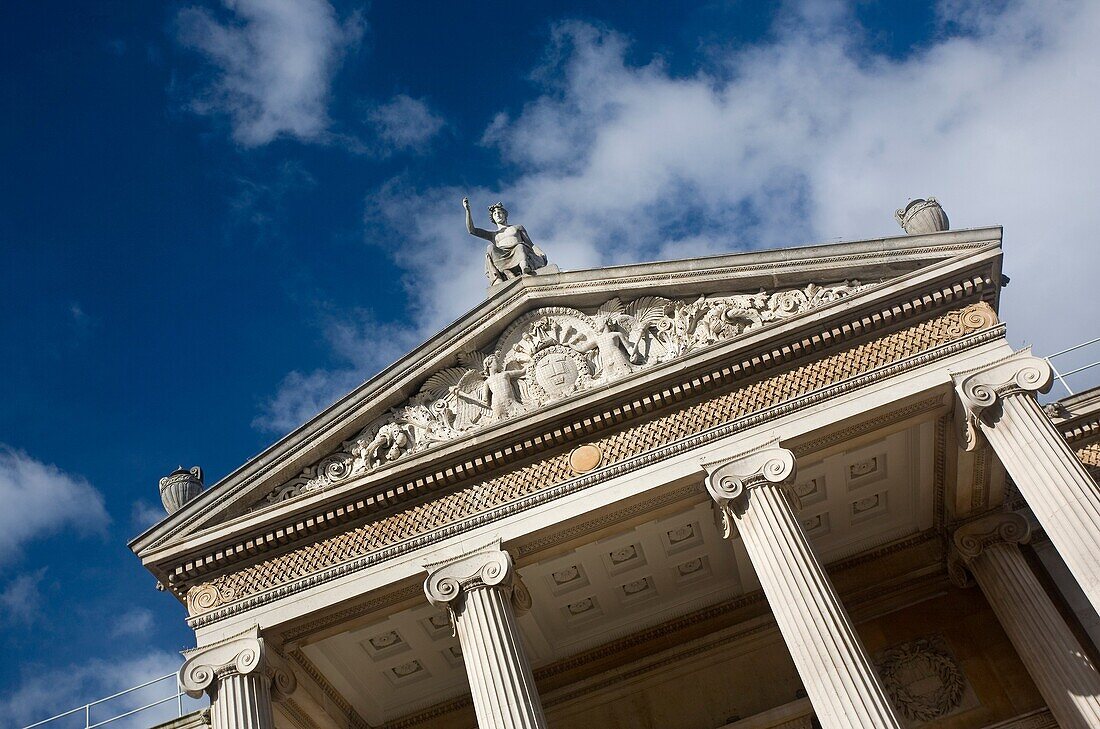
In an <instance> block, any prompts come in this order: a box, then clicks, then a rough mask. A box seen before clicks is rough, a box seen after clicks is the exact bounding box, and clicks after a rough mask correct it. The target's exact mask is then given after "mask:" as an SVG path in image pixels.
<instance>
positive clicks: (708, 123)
mask: <svg viewBox="0 0 1100 729" xmlns="http://www.w3.org/2000/svg"><path fill="white" fill-rule="evenodd" d="M1000 5H1002V6H1004V9H1003V10H1002V11H1001V12H999V13H994V12H993V11H992V10H989V9H988V8H989V7H990V6H989V5H988V4H978V3H975V4H970V3H960V2H954V3H952V4H951V5H950V6H945V7H944V9H943V11H942V12H943V13H944V15H943V18H942V19H943V22H944V27H945V28H948V29H955V31H954V35H949V34H948V35H943V36H941V37H940V38H939V39H938V40H935V41H934V42H932V43H931V44H930V45H929V46H927V47H926V48H924V49H923V50H920V51H917V52H914V53H913V54H912V55H910V56H909V57H907V58H904V59H902V60H892V59H890V58H887V57H884V56H881V55H875V54H873V53H871V52H870V51H868V50H867V48H866V47H865V46H863V45H862V44H861V43H862V41H861V36H860V33H859V31H858V27H857V24H856V23H855V20H854V18H853V17H852V16H851V15H850V14H849V13H848V12H847V11H846V10H845V9H843V8H842V7H840V6H838V5H836V4H834V3H805V4H803V5H802V6H795V7H791V8H788V10H787V11H785V12H786V13H787V14H786V15H784V16H782V17H781V18H780V19H779V21H778V22H777V24H776V33H775V34H774V37H773V39H771V40H769V41H766V42H763V43H761V44H758V45H755V46H750V47H747V48H743V49H741V50H738V51H736V52H725V53H724V54H722V53H718V52H715V53H710V54H708V58H709V59H710V62H709V64H708V66H707V70H705V71H699V72H697V73H696V74H694V75H691V76H687V77H683V76H673V75H672V74H670V73H669V71H668V70H667V69H666V68H665V67H664V66H663V65H662V63H661V62H660V60H653V61H651V62H649V63H646V64H644V65H631V64H630V63H628V62H627V61H626V60H625V57H626V51H627V48H628V45H629V44H628V41H627V40H626V39H624V38H623V37H621V36H619V35H617V34H615V33H613V32H607V31H601V30H597V29H595V28H593V27H591V26H588V25H584V24H580V23H566V24H563V25H561V26H559V27H558V28H557V29H556V31H555V33H554V35H553V38H552V49H551V50H552V52H551V53H550V54H549V55H550V57H551V58H552V59H554V60H553V61H552V63H551V65H550V66H548V67H546V68H543V69H540V70H539V72H538V74H537V75H536V77H537V78H541V79H546V87H545V92H544V93H543V95H541V96H539V97H538V98H536V99H534V100H533V101H531V102H530V103H528V104H527V105H526V106H525V107H524V108H523V110H522V112H521V113H520V114H519V115H518V116H517V117H516V118H515V119H508V118H507V117H505V116H498V117H497V118H496V119H495V120H494V122H493V124H492V125H491V126H490V128H489V130H488V131H487V132H486V135H485V141H486V143H488V144H492V145H495V146H496V148H498V149H499V150H500V152H501V154H502V155H503V156H504V158H505V159H506V160H507V161H508V162H509V163H510V164H511V165H512V168H513V170H514V176H513V177H512V179H511V180H510V181H509V182H508V183H507V184H504V185H501V186H500V187H499V189H494V190H462V189H459V188H449V187H441V188H435V189H428V190H410V189H403V188H401V187H400V186H399V185H397V184H394V185H391V186H390V187H389V188H387V189H386V190H383V191H382V192H381V193H379V194H377V195H376V196H374V197H373V199H372V204H373V206H374V207H375V209H376V210H377V211H378V215H379V216H380V217H381V218H382V219H387V216H391V217H389V218H388V222H390V223H391V224H392V226H393V227H394V228H395V229H396V228H397V226H398V225H400V228H401V230H402V231H403V233H404V240H403V241H402V245H401V246H400V247H399V248H397V252H396V253H395V256H394V257H395V259H396V260H397V262H398V263H399V264H400V265H401V266H403V267H404V268H405V269H406V270H407V271H408V276H407V281H408V291H409V295H410V298H411V303H412V312H413V314H414V321H415V322H416V324H417V325H418V326H419V331H420V333H421V334H422V335H423V334H427V333H430V332H431V331H434V330H435V329H437V328H438V327H439V326H440V325H442V324H444V323H445V322H446V321H448V320H449V319H451V318H453V315H454V313H455V312H456V311H460V310H462V309H464V308H466V307H468V306H471V305H473V304H474V303H476V302H477V300H478V299H480V298H481V297H482V296H483V292H484V288H483V284H482V279H481V268H482V260H481V255H480V251H479V249H478V246H477V244H476V242H475V241H473V240H470V239H467V238H466V236H465V233H464V231H463V229H462V223H461V209H460V208H459V206H458V201H459V199H460V198H461V197H462V195H463V194H464V193H467V192H468V193H469V194H470V197H471V198H472V199H475V200H476V201H478V203H479V209H478V214H479V216H481V217H484V215H485V213H484V205H485V204H487V203H489V202H493V201H495V200H497V199H498V198H499V199H503V200H504V202H505V203H506V204H508V205H509V208H510V210H511V211H512V217H513V218H514V219H515V221H516V222H520V223H523V224H524V225H526V227H527V229H528V231H530V233H531V235H532V237H533V238H534V240H535V242H536V243H539V244H540V245H541V246H542V247H543V248H544V249H545V250H546V251H547V252H548V253H549V255H550V258H551V261H555V262H558V263H559V264H561V265H562V266H564V267H569V268H576V267H582V266H592V265H601V264H608V263H616V262H624V261H637V260H652V259H659V258H679V257H685V256H694V255H699V254H702V253H713V252H724V251H733V250H739V249H744V248H759V247H783V246H790V245H795V244H800V243H806V242H810V241H822V240H830V239H834V238H836V237H837V236H844V237H846V238H863V237H875V236H879V235H884V234H886V235H895V234H899V233H900V232H901V231H900V229H899V228H897V226H896V223H895V222H894V220H893V211H894V209H895V208H897V207H899V206H902V205H904V203H905V202H906V200H907V199H909V198H911V197H923V196H925V195H930V194H931V195H936V196H937V197H938V198H939V199H940V200H941V202H943V204H944V205H945V207H946V209H947V211H948V213H949V214H950V216H951V218H952V222H953V225H954V226H955V227H971V226H983V225H991V224H998V223H1003V224H1004V225H1005V248H1006V270H1007V271H1008V272H1009V273H1010V274H1015V275H1014V276H1013V282H1012V287H1011V288H1009V289H1008V290H1007V291H1006V293H1005V302H1004V312H1005V316H1006V319H1007V320H1008V321H1009V322H1010V326H1011V327H1012V329H1011V334H1012V335H1013V336H1014V337H1015V339H1016V341H1020V340H1022V339H1028V340H1032V341H1034V342H1035V343H1036V344H1037V345H1040V346H1041V347H1043V348H1047V349H1048V350H1049V349H1053V348H1057V346H1058V345H1060V344H1062V343H1068V342H1072V341H1074V340H1077V339H1081V338H1083V337H1084V332H1082V331H1081V329H1082V322H1081V321H1080V320H1075V319H1074V318H1073V317H1072V316H1067V314H1066V312H1067V309H1066V305H1065V302H1066V301H1078V302H1086V301H1090V300H1091V299H1092V296H1091V291H1092V286H1093V281H1092V279H1093V278H1094V276H1095V274H1096V271H1097V270H1100V269H1098V267H1097V264H1098V263H1100V247H1098V246H1096V245H1095V244H1094V243H1093V242H1092V240H1091V238H1092V231H1094V230H1096V229H1097V227H1098V226H1100V209H1098V208H1097V206H1096V205H1095V204H1094V201H1093V200H1092V198H1093V197H1094V196H1095V184H1094V183H1093V178H1094V175H1095V170H1096V169H1097V168H1098V166H1100V145H1097V144H1095V142H1094V135H1095V119H1096V118H1100V86H1097V85H1096V84H1095V83H1094V79H1093V75H1094V74H1093V73H1092V72H1091V69H1096V68H1097V67H1098V64H1100V46H1098V45H1097V44H1096V43H1095V41H1094V39H1095V37H1096V34H1097V33H1100V5H1098V4H1096V3H1087V2H1070V1H1068V0H1067V1H1066V2H1061V3H1059V4H1058V9H1057V11H1055V10H1053V9H1052V8H1051V6H1050V4H1049V3H1040V2H1032V3H1026V2H1014V3H1007V4H1000ZM853 28H855V29H854V30H853ZM960 29H961V30H960ZM945 33H946V31H945ZM410 221H412V222H411V223H410ZM483 222H487V221H483ZM1053 291H1058V296H1056V297H1055V296H1052V295H1051V292H1053Z"/></svg>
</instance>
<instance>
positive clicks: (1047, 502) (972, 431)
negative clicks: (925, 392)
mask: <svg viewBox="0 0 1100 729" xmlns="http://www.w3.org/2000/svg"><path fill="white" fill-rule="evenodd" d="M1051 377H1052V372H1051V369H1050V364H1048V363H1047V361H1046V360H1044V359H1040V358H1038V357H1032V356H1031V352H1030V350H1029V349H1024V350H1021V351H1019V352H1017V353H1015V354H1013V355H1012V356H1011V357H1008V358H1007V359H1004V360H1001V361H1000V362H995V363H993V364H991V365H986V366H984V367H982V368H979V369H977V370H971V371H969V372H962V373H959V374H956V375H954V379H955V389H956V391H957V392H958V394H959V398H960V400H961V412H960V413H959V422H960V425H961V426H962V441H963V444H964V447H965V448H966V449H967V450H972V449H973V448H974V447H975V445H976V444H977V439H978V432H979V431H980V432H981V433H982V434H983V435H984V436H985V438H986V439H987V440H988V441H989V444H990V445H991V446H992V447H993V450H994V451H995V452H996V454H997V457H998V458H1000V460H1001V463H1003V464H1004V466H1005V470H1007V471H1008V473H1009V475H1010V476H1012V481H1013V482H1014V483H1015V484H1016V486H1017V488H1019V489H1020V493H1021V494H1023V496H1024V498H1025V499H1027V503H1028V506H1030V507H1031V509H1032V511H1034V512H1035V517H1036V518H1037V519H1038V520H1039V523H1040V524H1042V525H1043V529H1044V530H1045V531H1046V533H1047V535H1048V536H1049V537H1050V540H1051V542H1053V543H1054V546H1055V547H1056V548H1057V550H1058V553H1059V554H1061V555H1062V559H1063V560H1065V563H1066V566H1067V567H1069V570H1070V572H1072V573H1073V576H1074V577H1075V578H1076V579H1077V582H1078V583H1079V584H1080V585H1081V589H1082V590H1084V592H1085V595H1086V596H1088V599H1089V601H1090V602H1091V603H1092V605H1093V607H1095V608H1096V609H1097V610H1100V489H1097V486H1096V482H1095V481H1094V480H1093V479H1092V476H1090V475H1089V473H1088V471H1086V470H1085V467H1084V465H1082V464H1081V460H1080V459H1079V458H1077V454H1075V453H1074V452H1073V451H1072V450H1071V449H1070V447H1069V444H1067V443H1066V440H1065V438H1063V437H1062V434H1061V433H1059V432H1058V430H1057V429H1056V428H1055V427H1054V424H1053V423H1051V422H1050V418H1048V417H1047V415H1046V414H1045V413H1044V412H1043V410H1042V408H1041V407H1039V403H1038V401H1037V400H1036V397H1035V393H1036V392H1046V391H1048V390H1049V389H1050V384H1051Z"/></svg>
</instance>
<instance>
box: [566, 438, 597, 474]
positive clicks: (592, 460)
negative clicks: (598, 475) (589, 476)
mask: <svg viewBox="0 0 1100 729" xmlns="http://www.w3.org/2000/svg"><path fill="white" fill-rule="evenodd" d="M602 460H603V451H601V450H600V449H599V448H598V447H597V446H594V445H590V444H586V445H582V446H577V447H576V448H574V449H573V450H572V451H571V452H570V453H569V468H571V469H572V470H573V473H588V472H589V471H591V470H593V469H595V468H597V467H598V466H599V465H600V462H601V461H602Z"/></svg>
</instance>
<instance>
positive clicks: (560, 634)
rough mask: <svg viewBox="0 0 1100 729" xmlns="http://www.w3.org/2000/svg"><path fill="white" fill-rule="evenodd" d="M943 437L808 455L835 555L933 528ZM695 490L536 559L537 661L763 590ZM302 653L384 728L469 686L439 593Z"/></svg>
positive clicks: (805, 484)
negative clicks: (938, 445)
mask: <svg viewBox="0 0 1100 729" xmlns="http://www.w3.org/2000/svg"><path fill="white" fill-rule="evenodd" d="M934 441H935V423H934V420H933V419H925V420H922V421H920V422H917V423H910V424H909V425H908V426H907V427H904V428H903V429H899V430H895V431H894V432H879V433H872V434H869V435H867V436H864V437H862V438H861V439H859V440H854V441H849V442H848V443H847V444H845V445H844V446H843V447H842V448H841V449H836V448H834V449H833V450H831V451H828V452H823V454H822V455H821V456H815V455H811V456H807V457H805V458H802V459H800V462H799V473H798V478H797V480H796V482H795V487H794V488H795V491H796V493H797V494H798V496H799V499H800V501H801V506H802V508H801V511H800V519H801V520H802V523H803V527H804V528H805V530H806V533H807V534H808V535H809V536H810V538H811V540H812V541H813V543H814V546H815V548H816V549H817V550H818V553H819V556H820V557H821V558H822V560H823V561H824V562H826V563H828V562H835V561H837V560H841V559H844V558H846V557H850V556H852V555H856V554H860V553H863V552H866V551H868V550H872V549H874V548H875V547H878V546H880V545H883V544H887V543H890V542H893V541H896V540H898V539H902V538H904V537H906V536H909V535H912V534H915V533H918V532H921V531H924V530H926V529H928V528H930V527H931V526H932V524H933V521H934V509H935V508H936V507H935V503H934V502H935V497H934V494H935V491H936V486H935V484H934V476H933V471H934V469H933V463H934V456H933V450H934ZM694 486H695V487H696V488H695V490H694V492H693V493H692V494H691V495H690V496H689V497H688V498H686V499H684V500H682V501H680V502H679V506H678V507H676V508H674V509H672V510H671V511H666V512H663V513H661V514H660V515H659V516H657V517H656V518H652V519H649V520H646V521H642V522H641V523H638V521H637V520H635V521H634V522H631V523H629V524H627V525H624V526H620V527H619V528H614V527H612V528H609V529H603V530H602V531H599V532H595V533H594V534H593V535H592V536H591V537H589V538H587V539H580V540H578V541H574V542H573V543H570V544H569V546H568V548H567V549H565V550H564V551H563V550H560V549H559V550H557V551H555V552H553V553H552V554H548V555H547V556H545V557H541V558H539V557H536V558H535V561H532V562H527V563H522V565H521V567H520V570H519V572H520V575H521V576H522V578H523V581H524V583H525V584H526V586H527V588H528V589H529V590H530V592H531V595H532V598H533V602H534V607H533V608H532V610H531V611H530V612H529V613H527V614H525V615H523V616H522V617H520V619H519V624H520V628H521V630H522V632H523V634H524V638H525V641H526V644H527V648H528V651H529V654H530V657H531V660H532V663H533V664H534V666H535V667H536V669H537V668H538V667H543V666H548V665H551V664H554V663H555V662H557V661H560V660H562V659H564V658H566V657H569V656H572V655H576V654H578V653H582V652H584V651H587V650H589V649H592V648H594V647H596V646H599V645H602V644H605V643H608V642H611V641H614V640H616V639H617V638H621V637H623V636H626V635H629V634H632V633H636V632H638V631H641V630H644V629H646V628H648V627H652V626H655V625H658V624H661V623H664V622H666V621H669V620H672V619H674V618H678V617H680V616H684V615H687V614H690V613H692V612H694V611H697V610H699V609H701V608H705V607H707V606H710V605H715V604H718V603H722V602H725V601H728V600H731V599H733V598H736V597H737V596H739V595H743V594H745V593H749V592H752V591H754V590H756V589H758V583H757V581H756V576H755V574H754V571H753V569H752V566H751V564H750V562H749V559H748V556H747V554H746V553H745V550H744V547H743V546H742V545H741V543H740V541H739V540H736V539H735V540H734V541H733V542H726V541H723V540H722V539H721V537H720V534H719V532H718V529H717V527H716V524H715V519H714V515H713V511H712V506H711V501H710V499H709V498H708V497H707V496H706V495H705V493H704V490H703V486H702V480H701V478H700V481H699V483H698V484H695V485H694ZM591 516H592V517H594V518H595V517H598V516H599V515H598V514H593V515H591ZM301 652H302V654H303V655H304V656H305V657H306V659H308V661H310V662H311V663H313V665H314V666H315V667H316V669H317V671H318V672H320V673H321V674H322V675H323V676H324V678H325V679H326V680H327V681H328V682H329V683H330V684H331V685H332V686H333V687H334V688H335V689H336V690H337V691H338V692H339V693H340V694H341V695H342V696H343V697H344V698H345V699H346V700H347V701H348V703H349V704H350V705H351V706H352V707H354V708H355V710H356V712H358V713H359V714H360V716H362V717H363V718H364V719H365V720H366V721H367V722H369V723H370V724H372V725H379V724H382V723H385V722H386V721H391V720H393V719H395V718H398V717H401V716H405V715H408V714H411V713H415V712H418V711H420V710H422V709H425V708H427V707H430V706H432V705H435V704H438V703H440V702H443V701H446V700H448V699H451V698H454V697H457V696H460V695H461V694H463V693H465V692H467V691H468V690H469V689H468V683H467V679H466V674H465V671H464V668H463V664H462V656H461V651H460V648H459V644H458V639H457V638H456V637H454V635H453V633H452V629H451V625H450V618H449V616H448V615H447V613H446V612H445V611H441V610H440V609H438V608H434V607H432V606H430V605H428V604H427V602H426V601H425V602H423V604H420V605H418V606H414V607H410V608H406V609H403V610H401V611H399V612H396V613H394V614H391V615H388V616H386V617H384V618H381V619H379V620H377V621H375V622H372V623H369V624H367V625H362V624H361V623H357V624H355V625H354V626H349V629H348V630H346V631H344V632H338V633H335V634H333V633H331V631H330V632H329V633H327V634H326V636H325V637H323V638H320V639H319V640H316V641H315V642H308V640H307V641H306V642H305V643H304V644H303V645H302V646H301Z"/></svg>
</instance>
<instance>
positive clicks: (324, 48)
mask: <svg viewBox="0 0 1100 729" xmlns="http://www.w3.org/2000/svg"><path fill="white" fill-rule="evenodd" d="M223 3H224V5H225V8H226V9H227V10H228V11H229V12H230V14H231V16H232V17H230V18H227V19H225V20H221V19H219V18H218V17H216V16H215V14H214V13H211V12H210V11H208V10H206V9H203V8H198V7H190V8H185V9H184V10H182V11H180V13H179V16H178V23H179V38H180V41H181V42H182V43H183V44H184V45H186V46H189V47H191V48H194V49H195V50H197V51H199V52H200V53H202V54H203V55H204V56H205V57H206V58H207V60H208V61H209V62H210V63H211V64H213V65H214V66H215V67H216V69H217V77H216V79H215V80H214V81H213V82H212V83H211V84H210V85H209V87H208V88H207V89H206V90H205V91H204V93H202V94H201V95H200V96H199V97H197V98H196V99H195V100H194V101H193V103H192V107H193V108H194V110H195V111H197V112H199V113H202V114H224V115H227V116H228V117H229V118H230V120H231V122H232V125H233V138H234V139H235V140H236V141H237V142H238V143H239V144H242V145H244V146H247V147H252V146H257V145H262V144H267V143H268V142H270V141H272V140H273V139H276V138H277V137H283V136H287V137H295V138H298V139H301V140H305V141H316V140H320V139H322V138H324V136H325V134H326V132H327V130H328V125H329V118H328V101H329V95H330V84H331V82H332V76H333V74H334V73H335V71H336V68H337V67H338V65H339V63H340V60H341V59H342V57H343V55H344V53H345V52H346V51H347V50H348V49H349V48H350V47H352V46H354V45H355V44H356V43H357V42H358V41H359V39H360V37H361V36H362V32H363V22H362V20H361V18H360V16H359V15H358V14H353V15H351V16H350V17H349V18H348V19H347V20H345V21H344V22H343V23H342V24H341V23H340V21H339V20H338V18H337V16H336V11H335V10H334V9H333V7H332V5H331V4H330V3H329V2H328V0H223Z"/></svg>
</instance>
